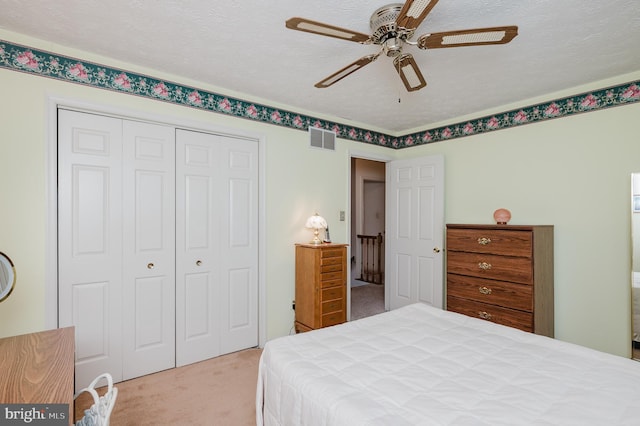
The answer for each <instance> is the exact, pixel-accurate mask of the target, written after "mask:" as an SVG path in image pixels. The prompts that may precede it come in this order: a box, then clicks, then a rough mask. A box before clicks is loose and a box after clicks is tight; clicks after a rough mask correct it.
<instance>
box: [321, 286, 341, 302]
mask: <svg viewBox="0 0 640 426" xmlns="http://www.w3.org/2000/svg"><path fill="white" fill-rule="evenodd" d="M321 297H322V299H321V301H322V302H323V303H324V302H326V301H328V300H335V299H340V300H342V299H344V286H338V287H331V288H325V289H322V296H321Z"/></svg>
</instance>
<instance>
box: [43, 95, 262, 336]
mask: <svg viewBox="0 0 640 426" xmlns="http://www.w3.org/2000/svg"><path fill="white" fill-rule="evenodd" d="M45 107H46V111H45V118H46V121H47V135H46V138H45V144H46V146H45V176H46V179H45V185H46V188H45V193H46V195H47V200H46V212H47V216H46V224H45V327H46V328H47V329H50V328H58V280H57V277H58V233H57V227H58V214H57V211H58V196H57V194H58V188H57V176H58V160H57V157H58V120H57V110H58V108H59V107H63V108H68V109H75V110H78V111H84V112H89V113H92V112H93V113H96V114H101V115H107V116H115V117H119V118H128V119H134V120H135V119H137V120H142V121H148V122H152V123H162V124H165V125H167V124H168V125H172V126H176V127H180V128H184V129H189V130H195V131H201V132H205V133H214V134H220V135H225V136H230V137H234V138H240V139H248V140H255V141H256V142H257V143H258V151H259V154H258V156H259V166H258V167H259V179H260V183H259V185H260V186H259V192H260V194H259V197H258V198H259V201H258V206H259V211H262V212H264V211H266V209H265V207H266V203H265V199H264V194H265V183H266V179H265V163H266V155H265V152H266V147H265V146H266V137H265V136H264V135H261V134H256V133H253V132H248V131H245V130H239V129H233V128H227V127H223V126H219V125H213V124H210V123H205V122H201V121H196V120H192V119H187V118H182V117H177V116H170V115H164V114H158V113H149V112H146V111H142V110H134V109H128V108H124V107H122V106H119V105H115V104H106V103H94V102H91V101H86V100H82V99H78V98H68V97H62V96H56V95H49V96H47V99H46V106H45ZM258 227H259V231H258V240H259V243H258V344H259V346H260V347H263V346H264V344H265V343H266V341H267V335H266V330H267V327H266V287H265V282H266V277H265V274H266V268H265V264H264V259H265V253H266V244H265V241H266V238H265V229H266V217H265V215H264V214H262V215H259V218H258Z"/></svg>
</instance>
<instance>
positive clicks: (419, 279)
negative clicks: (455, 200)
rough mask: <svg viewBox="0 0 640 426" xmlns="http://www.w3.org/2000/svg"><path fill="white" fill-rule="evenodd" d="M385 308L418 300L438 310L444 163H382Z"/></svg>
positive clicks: (438, 158) (439, 159) (431, 160)
mask: <svg viewBox="0 0 640 426" xmlns="http://www.w3.org/2000/svg"><path fill="white" fill-rule="evenodd" d="M387 200H389V202H388V204H387V241H386V243H387V245H386V247H385V249H386V250H387V255H386V259H385V271H386V274H387V276H388V277H389V281H388V287H389V290H388V292H389V293H388V294H389V296H390V297H389V299H388V300H389V309H396V308H399V307H401V306H404V305H407V304H410V303H416V302H418V301H420V302H424V303H428V304H430V305H433V306H436V307H439V308H442V307H443V299H444V297H443V291H444V289H443V281H444V278H443V276H442V275H443V274H442V272H443V259H442V250H441V248H442V243H443V239H444V159H443V157H442V156H432V157H422V158H412V159H408V160H398V161H392V162H390V163H387Z"/></svg>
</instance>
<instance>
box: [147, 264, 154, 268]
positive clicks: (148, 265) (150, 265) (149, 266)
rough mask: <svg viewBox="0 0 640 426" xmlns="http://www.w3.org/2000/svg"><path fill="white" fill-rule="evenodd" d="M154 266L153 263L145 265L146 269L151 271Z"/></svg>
mask: <svg viewBox="0 0 640 426" xmlns="http://www.w3.org/2000/svg"><path fill="white" fill-rule="evenodd" d="M154 266H156V265H154V264H153V263H147V269H153V267H154Z"/></svg>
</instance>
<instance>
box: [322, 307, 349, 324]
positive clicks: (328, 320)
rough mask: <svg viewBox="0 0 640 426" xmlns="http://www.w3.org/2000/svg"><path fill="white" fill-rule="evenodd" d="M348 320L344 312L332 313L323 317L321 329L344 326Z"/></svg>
mask: <svg viewBox="0 0 640 426" xmlns="http://www.w3.org/2000/svg"><path fill="white" fill-rule="evenodd" d="M346 320H347V318H346V315H345V313H344V311H338V312H332V313H330V314H325V315H322V324H321V325H320V326H321V327H329V326H330V325H336V324H342V323H343V322H345V321H346Z"/></svg>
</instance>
